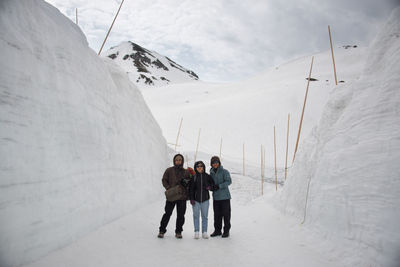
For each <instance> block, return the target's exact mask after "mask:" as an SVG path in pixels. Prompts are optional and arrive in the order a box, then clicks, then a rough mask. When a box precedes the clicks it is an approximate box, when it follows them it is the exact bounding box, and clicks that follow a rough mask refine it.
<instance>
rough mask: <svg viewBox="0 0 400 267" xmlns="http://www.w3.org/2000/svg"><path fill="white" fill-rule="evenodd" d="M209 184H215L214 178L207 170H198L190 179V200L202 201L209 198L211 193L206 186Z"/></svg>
mask: <svg viewBox="0 0 400 267" xmlns="http://www.w3.org/2000/svg"><path fill="white" fill-rule="evenodd" d="M208 186H210V187H211V188H212V187H213V186H214V180H213V179H212V177H211V176H210V175H209V174H207V173H205V172H203V173H198V172H196V175H195V176H194V177H193V179H192V180H191V181H190V187H189V188H190V190H189V197H190V200H195V201H197V202H200V203H201V202H204V201H206V200H209V199H210V194H209V192H208V190H207V189H206V187H208Z"/></svg>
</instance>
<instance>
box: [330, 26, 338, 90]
mask: <svg viewBox="0 0 400 267" xmlns="http://www.w3.org/2000/svg"><path fill="white" fill-rule="evenodd" d="M328 32H329V42H330V43H331V52H332V62H333V73H334V75H335V83H336V85H337V77H336V64H335V56H334V55H333V46H332V36H331V27H330V26H329V25H328Z"/></svg>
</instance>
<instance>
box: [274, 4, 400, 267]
mask: <svg viewBox="0 0 400 267" xmlns="http://www.w3.org/2000/svg"><path fill="white" fill-rule="evenodd" d="M399 62H400V7H399V8H397V9H395V10H394V11H393V13H392V15H391V17H390V18H389V20H388V22H387V24H386V25H385V26H384V28H383V29H382V31H381V33H380V34H379V35H378V36H376V39H375V41H374V42H373V43H372V44H371V46H370V48H369V52H368V56H367V63H366V67H365V69H364V70H363V74H362V75H361V77H360V79H358V80H357V81H355V82H354V83H352V84H348V85H344V86H339V87H337V88H335V90H334V91H333V92H332V94H331V95H330V97H329V101H328V103H327V105H326V107H325V108H324V111H323V115H322V117H321V119H320V121H319V124H318V127H317V128H316V129H315V130H314V131H313V132H312V134H310V136H309V137H308V138H307V139H306V140H305V142H304V143H303V144H302V146H301V147H300V151H299V154H298V158H296V162H295V164H294V166H293V169H292V170H291V172H290V176H289V178H288V181H287V183H286V184H285V187H284V189H283V192H282V195H281V197H280V199H279V206H280V207H281V208H282V210H283V211H284V212H285V213H289V214H293V215H294V216H296V217H297V218H298V220H299V222H301V221H303V219H304V218H305V225H306V226H307V227H308V228H309V229H312V230H313V231H316V232H319V234H321V235H323V236H325V237H326V238H327V239H329V240H331V241H332V240H333V241H334V242H336V244H337V247H339V248H340V249H339V250H335V251H328V253H329V254H331V255H332V257H337V256H338V255H339V257H337V258H340V259H341V260H342V262H343V264H344V265H345V266H388V267H397V266H399V264H400V256H399V255H400V231H399V229H400V228H399V221H400V171H399V168H398V164H399V160H400V138H399V137H400V114H399V112H400V90H399V89H400V75H399V74H400V63H399ZM308 185H309V187H308ZM307 191H308V199H307ZM343 248H345V249H343ZM333 252H334V253H333Z"/></svg>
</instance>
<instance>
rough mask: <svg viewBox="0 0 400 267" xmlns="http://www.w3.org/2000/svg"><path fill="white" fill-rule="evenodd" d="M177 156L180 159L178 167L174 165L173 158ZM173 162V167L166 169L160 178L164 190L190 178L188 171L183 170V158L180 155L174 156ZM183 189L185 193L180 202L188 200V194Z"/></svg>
mask: <svg viewBox="0 0 400 267" xmlns="http://www.w3.org/2000/svg"><path fill="white" fill-rule="evenodd" d="M177 156H181V157H182V165H180V166H176V165H175V158H176V157H177ZM173 162H174V166H172V167H169V168H167V169H166V170H165V172H164V175H163V177H162V184H163V186H164V187H165V189H166V190H168V189H170V188H171V187H174V186H176V185H179V184H181V181H182V180H183V179H189V178H190V175H189V171H188V170H186V169H184V168H183V163H184V160H183V156H182V155H181V154H176V155H175V156H174V159H173ZM185 189H186V190H185V193H184V194H183V195H182V198H181V200H187V199H188V196H189V194H188V192H187V188H185Z"/></svg>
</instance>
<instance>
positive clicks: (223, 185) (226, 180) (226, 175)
mask: <svg viewBox="0 0 400 267" xmlns="http://www.w3.org/2000/svg"><path fill="white" fill-rule="evenodd" d="M230 184H232V179H231V175H230V173H229V172H228V171H227V170H224V181H223V182H222V183H221V184H219V185H218V186H219V188H228V186H229V185H230Z"/></svg>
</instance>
